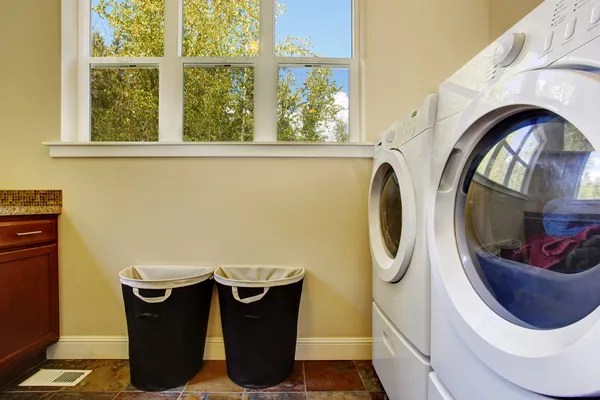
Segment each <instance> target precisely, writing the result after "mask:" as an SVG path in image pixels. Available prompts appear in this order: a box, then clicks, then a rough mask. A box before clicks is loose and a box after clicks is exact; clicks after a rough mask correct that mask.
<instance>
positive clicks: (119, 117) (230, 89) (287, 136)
mask: <svg viewBox="0 0 600 400" xmlns="http://www.w3.org/2000/svg"><path fill="white" fill-rule="evenodd" d="M165 1H168V0H97V1H95V2H94V4H93V11H94V13H95V15H96V18H97V19H98V20H101V21H103V22H105V23H106V25H108V27H109V28H108V32H109V33H108V34H107V33H106V32H104V34H101V33H100V32H98V31H96V30H95V31H94V32H93V34H92V55H93V56H95V57H102V56H113V57H161V56H162V55H163V48H164V44H163V41H164V26H163V25H164V24H163V19H164V17H163V15H164V2H165ZM259 11H260V9H259V0H243V1H242V0H185V2H184V13H183V48H182V52H183V55H184V56H193V57H236V56H257V55H258V52H259V46H260V43H259V22H258V21H259ZM285 11H286V10H285V7H283V5H281V4H277V9H276V15H277V16H280V15H282V14H283V13H285ZM275 53H276V54H277V55H286V56H314V55H315V54H314V53H313V52H312V50H311V43H310V39H309V38H299V37H291V36H290V37H286V38H285V39H284V40H283V41H282V42H278V43H276V46H275ZM158 76H159V74H158V69H157V68H93V69H92V72H91V86H92V94H91V97H92V115H91V122H92V140H97V141H155V140H158ZM183 76H184V93H183V102H184V121H183V122H184V140H188V141H251V140H252V138H253V131H254V99H253V97H254V71H253V68H251V67H237V66H235V65H234V66H231V67H223V66H220V67H207V66H186V68H185V69H184V71H183ZM296 78H297V77H296V74H294V68H282V69H281V70H280V73H279V77H278V79H279V86H278V100H279V102H278V104H279V106H278V123H277V127H278V139H279V140H293V141H323V140H337V141H346V140H347V138H348V133H347V132H348V125H347V121H345V120H344V119H342V118H340V112H341V111H342V106H340V105H339V104H337V103H336V101H335V99H336V95H337V94H338V92H340V91H341V90H342V87H341V86H339V85H338V84H337V83H336V82H335V80H334V75H333V71H332V70H331V69H328V68H313V69H311V70H310V71H309V72H308V73H307V74H306V79H305V80H304V82H297V80H296Z"/></svg>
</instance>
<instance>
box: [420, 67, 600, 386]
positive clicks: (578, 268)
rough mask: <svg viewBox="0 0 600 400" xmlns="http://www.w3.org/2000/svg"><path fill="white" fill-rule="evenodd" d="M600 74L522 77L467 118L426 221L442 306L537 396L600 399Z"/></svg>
mask: <svg viewBox="0 0 600 400" xmlns="http://www.w3.org/2000/svg"><path fill="white" fill-rule="evenodd" d="M599 98H600V76H598V75H595V74H592V73H589V72H582V71H568V70H545V71H533V72H526V73H523V74H520V75H516V76H513V77H511V78H508V79H507V80H506V81H504V82H501V83H499V84H496V85H495V86H494V87H492V88H490V90H489V91H488V92H487V93H485V94H484V96H483V98H481V99H480V100H479V101H478V102H477V103H476V104H474V105H473V106H472V107H471V108H470V109H469V110H467V111H465V113H464V114H463V115H464V117H463V120H461V122H459V124H458V128H457V129H459V130H458V131H457V133H459V132H461V133H460V134H458V135H457V137H459V139H458V142H457V143H456V144H455V146H454V148H453V149H451V150H452V151H451V152H448V153H449V154H451V156H450V158H449V159H448V162H447V164H446V168H445V170H444V172H443V173H442V176H441V177H440V180H439V181H438V183H439V186H438V191H437V193H436V195H435V210H434V217H433V219H432V221H431V222H433V224H431V223H430V224H429V226H428V234H429V242H430V254H431V265H432V277H433V282H434V284H435V290H436V291H437V292H438V293H439V294H440V296H441V301H440V303H441V304H443V306H442V307H444V310H443V311H444V313H445V314H446V315H447V316H448V318H449V319H450V321H451V323H452V325H453V327H454V328H455V329H456V330H457V332H458V333H459V335H461V336H462V338H463V339H464V341H465V343H467V345H468V346H469V347H470V348H471V349H472V350H473V352H474V353H475V354H477V356H478V357H479V358H480V359H481V360H482V361H483V362H484V363H485V364H487V365H488V366H489V367H490V368H491V369H492V370H494V371H495V372H496V373H498V374H500V375H501V376H503V377H504V378H506V379H508V380H509V381H511V382H513V383H515V384H517V385H519V386H521V387H523V388H525V389H528V390H531V391H534V392H537V393H542V394H545V395H551V396H560V397H573V396H586V395H587V396H589V395H598V394H600V380H599V379H598V371H600V323H599V322H600V308H599V306H600V112H599V111H598V99H599Z"/></svg>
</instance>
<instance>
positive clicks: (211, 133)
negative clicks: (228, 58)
mask: <svg viewBox="0 0 600 400" xmlns="http://www.w3.org/2000/svg"><path fill="white" fill-rule="evenodd" d="M183 124H184V127H183V140H185V141H205V142H213V141H218V142H227V141H252V139H253V137H254V70H253V69H252V68H248V67H242V68H231V67H186V68H185V70H184V119H183Z"/></svg>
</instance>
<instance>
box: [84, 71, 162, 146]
mask: <svg viewBox="0 0 600 400" xmlns="http://www.w3.org/2000/svg"><path fill="white" fill-rule="evenodd" d="M91 89H92V95H91V102H92V103H91V104H92V112H91V120H92V121H91V128H92V141H112V142H151V141H157V140H158V69H157V68H92V70H91Z"/></svg>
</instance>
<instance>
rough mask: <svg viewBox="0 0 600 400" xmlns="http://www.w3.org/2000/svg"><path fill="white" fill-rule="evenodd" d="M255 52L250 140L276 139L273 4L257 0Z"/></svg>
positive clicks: (270, 140) (269, 0)
mask: <svg viewBox="0 0 600 400" xmlns="http://www.w3.org/2000/svg"><path fill="white" fill-rule="evenodd" d="M259 30H260V38H259V45H260V50H259V56H258V58H257V59H256V61H255V62H254V141H256V142H275V141H277V82H278V71H277V60H276V59H275V6H274V1H273V0H260V21H259Z"/></svg>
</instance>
